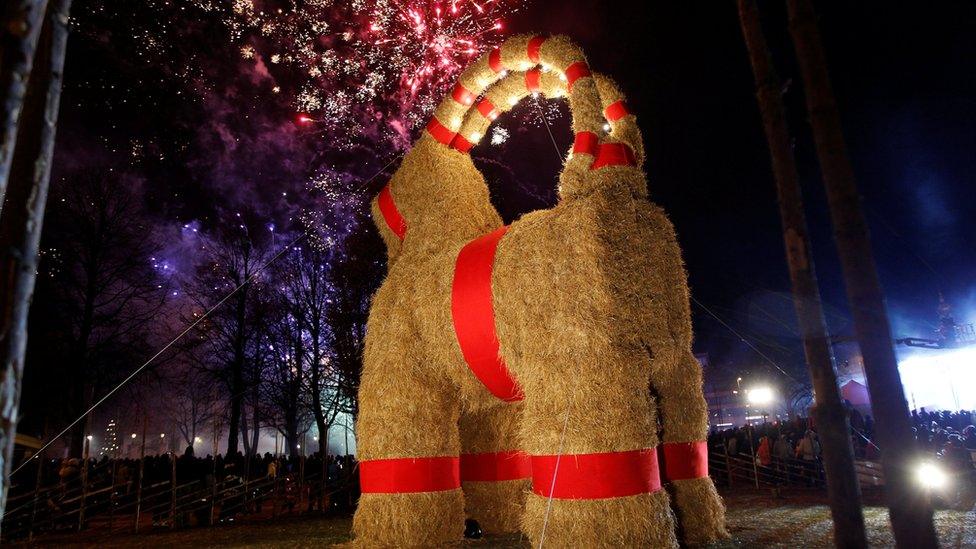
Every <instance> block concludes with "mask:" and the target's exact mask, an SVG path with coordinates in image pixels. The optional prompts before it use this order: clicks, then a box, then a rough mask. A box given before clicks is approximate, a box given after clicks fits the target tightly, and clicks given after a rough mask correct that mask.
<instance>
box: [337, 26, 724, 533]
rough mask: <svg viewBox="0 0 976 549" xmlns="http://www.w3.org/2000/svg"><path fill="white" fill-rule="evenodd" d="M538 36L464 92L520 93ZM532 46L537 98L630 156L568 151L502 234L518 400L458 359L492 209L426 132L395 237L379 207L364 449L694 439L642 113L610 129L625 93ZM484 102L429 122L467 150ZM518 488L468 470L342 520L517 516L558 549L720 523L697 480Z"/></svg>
mask: <svg viewBox="0 0 976 549" xmlns="http://www.w3.org/2000/svg"><path fill="white" fill-rule="evenodd" d="M531 38H532V37H531V36H528V35H524V36H516V37H513V38H511V39H509V40H507V41H506V42H505V43H504V44H502V45H501V47H500V50H499V53H498V54H497V55H499V57H500V59H501V63H502V65H503V68H504V70H498V67H497V65H496V67H495V68H492V66H491V64H490V63H489V62H488V60H487V56H485V57H483V58H481V59H479V60H478V61H476V62H475V63H473V64H472V65H471V66H470V67H469V68H468V69H467V70H465V71H464V73H463V74H462V75H461V77H460V80H459V81H460V83H461V85H462V86H463V87H464V88H465V90H466V91H468V92H470V93H471V94H473V95H475V96H481V97H483V98H484V99H487V100H489V101H490V102H491V104H492V105H494V107H495V108H496V109H497V110H498V111H499V112H503V111H505V110H508V109H509V108H511V106H512V105H513V103H515V102H517V101H518V100H519V99H521V98H523V97H525V96H526V95H528V94H529V93H530V90H529V89H528V87H527V85H526V78H525V72H524V71H526V70H529V69H532V68H533V67H534V66H536V63H535V62H533V61H532V60H530V59H529V56H528V53H527V51H528V44H529V41H530V40H531ZM538 53H539V65H541V67H542V68H543V69H545V72H542V73H541V74H540V75H539V77H538V91H539V93H541V94H543V95H545V96H547V97H558V96H563V95H565V96H566V97H567V98H568V100H569V104H570V108H571V111H572V113H573V130H574V132H577V133H579V132H591V133H593V134H596V135H597V136H598V138H599V139H600V141H601V142H602V143H624V144H627V145H628V146H629V147H630V149H631V150H632V151H633V153H634V157H635V158H636V160H637V165H636V166H611V167H605V168H602V169H599V170H592V169H591V165H592V164H593V161H594V158H593V156H591V155H590V154H586V153H579V154H569V155H568V156H567V159H566V163H565V164H564V169H563V172H562V174H561V176H560V202H559V204H558V205H557V206H555V207H554V208H552V209H549V210H545V211H538V212H531V213H529V214H526V215H525V216H523V217H522V218H521V219H520V220H518V221H517V222H515V223H513V224H512V226H511V227H510V228H509V230H508V232H507V233H506V234H505V236H504V237H503V238H502V239H501V241H500V242H499V244H498V248H497V252H496V255H495V260H494V264H493V274H492V279H491V284H492V296H493V305H494V317H495V326H494V327H495V330H496V332H497V336H498V339H499V343H500V354H501V356H502V357H504V359H505V361H506V363H507V366H508V368H509V370H510V371H511V373H512V374H513V376H514V377H515V379H516V380H517V381H518V383H519V384H520V386H521V388H522V389H523V391H524V393H525V400H524V402H522V403H517V404H507V403H502V402H500V401H498V400H496V399H495V398H494V397H493V396H492V395H491V394H490V393H489V392H488V391H487V390H486V389H485V388H484V387H483V386H482V385H481V383H480V381H478V379H477V378H476V377H475V376H474V375H473V374H472V373H471V371H470V370H469V369H468V367H467V365H466V364H465V362H464V359H463V356H462V354H461V351H460V348H459V346H458V342H457V337H456V335H455V332H454V326H453V320H452V315H451V291H452V284H453V275H454V266H455V260H456V258H457V256H458V253H459V251H460V250H461V248H462V247H463V246H464V245H465V244H466V243H468V242H469V241H471V240H473V239H475V238H477V237H479V236H481V235H483V234H486V233H488V232H490V231H492V230H494V229H495V228H497V227H499V226H500V225H501V220H500V218H499V216H498V214H497V212H496V211H495V210H494V208H493V207H492V206H491V203H490V201H489V197H488V191H487V187H486V185H485V181H484V179H483V177H482V175H481V174H480V173H479V172H478V170H477V169H476V167H475V166H474V164H473V163H472V161H471V158H470V157H469V156H468V155H467V154H464V153H462V152H460V151H459V150H455V149H456V148H457V147H458V146H457V143H458V140H457V138H455V141H454V142H450V143H444V142H439V141H437V140H436V139H434V138H433V137H432V136H431V134H429V133H428V132H424V133H423V135H422V136H421V137H420V139H418V141H417V143H416V144H415V146H414V148H413V149H412V150H411V151H410V152H409V153H407V154H406V155H405V157H404V159H403V161H402V163H401V165H400V167H399V168H398V170H397V171H396V173H395V174H394V176H393V178H392V179H391V181H390V192H391V195H392V197H393V200H394V202H395V203H396V206H397V209H398V210H399V211H400V213H401V214H402V215H403V217H404V218H405V219H406V222H407V232H406V236H405V238H404V239H403V240H402V241H401V240H400V238H399V237H397V236H396V235H395V234H393V233H392V231H390V229H389V227H386V225H385V223H384V220H383V217H382V215H381V214H380V212H379V210H378V206H377V204H376V203H375V202H374V204H373V215H374V219H375V220H376V224H377V226H378V227H379V229H380V232H381V234H382V235H383V239H384V241H385V243H386V244H387V250H388V254H389V258H390V268H389V273H388V276H387V279H386V280H385V281H384V283H383V285H382V287H381V288H380V290H379V292H378V293H377V295H376V296H375V298H374V301H373V305H372V309H371V311H370V319H369V324H368V331H367V337H366V352H365V356H364V367H363V377H362V384H361V388H360V393H359V399H360V404H359V407H360V416H359V418H358V422H357V437H358V442H359V445H360V446H359V448H360V457H361V458H362V459H364V460H370V459H383V458H401V457H436V456H458V455H460V454H462V453H481V452H494V451H507V450H514V449H521V450H523V451H525V452H527V453H530V454H537V455H553V454H557V453H559V452H562V453H563V454H588V453H602V452H622V451H631V450H639V449H645V448H653V447H656V446H657V445H658V444H659V442H661V441H662V439H663V441H664V442H691V441H697V440H703V439H704V438H705V433H706V429H707V413H706V412H707V408H706V406H705V401H704V398H703V396H702V392H701V391H702V389H701V371H700V367H699V365H698V363H697V362H696V361H695V359H694V356H693V355H692V354H691V350H690V349H691V338H692V332H691V319H690V309H689V305H688V287H687V282H686V274H685V270H684V264H683V261H682V259H681V253H680V249H679V247H678V243H677V239H676V237H675V235H674V230H673V227H672V226H671V223H670V222H669V221H668V219H667V217H666V215H665V214H664V212H663V211H662V210H661V209H660V208H658V207H657V206H654V205H653V204H651V203H649V202H648V201H647V182H646V176H645V175H644V173H643V172H642V171H641V169H640V162H642V160H643V157H644V151H643V144H642V139H641V135H640V130H639V128H638V127H637V124H636V120H635V118H634V116H633V115H629V114H628V115H625V116H623V117H621V118H619V119H618V120H615V121H612V122H610V130H609V132H607V131H606V130H604V124H606V123H607V120H606V119H605V118H604V114H603V111H604V109H605V108H606V107H607V106H609V105H611V104H613V103H615V102H617V101H620V100H623V99H624V97H623V95H622V94H621V93H620V91H619V89H618V88H617V86H616V85H615V84H614V83H613V82H612V80H610V79H608V78H606V77H603V76H601V75H599V74H593V75H589V74H588V73H587V72H586V71H582V72H579V74H582V76H580V77H579V78H578V79H576V80H575V81H574V82H572V86H571V88H570V87H569V86H568V84H569V82H568V81H567V80H566V78H565V77H564V76H563V72H564V71H565V70H566V69H567V68H569V67H571V66H576V67H577V69H578V68H579V66H580V65H579V63H583V62H585V57H584V56H583V54H582V52H581V51H580V50H579V48H578V47H576V46H575V45H574V44H573V43H572V42H571V41H570V40H568V39H566V38H565V37H550V38H548V39H547V40H545V41H544V42H543V43H542V45H541V47H540V48H539V51H538ZM533 78H534V77H533ZM533 81H534V80H533ZM477 105H478V101H475V103H474V104H473V105H462V104H461V103H459V102H457V101H455V100H454V99H452V98H450V97H448V98H447V99H446V100H445V101H444V102H443V103H442V104H441V105H439V106H438V107H437V109H436V110H435V112H434V117H435V118H436V119H437V120H438V121H439V123H440V124H441V125H442V126H444V127H446V128H447V129H448V130H449V132H460V137H461V138H462V139H465V140H467V141H469V143H470V144H476V143H477V141H478V140H479V139H480V138H481V137H482V136H483V135H485V133H487V130H488V128H489V126H490V123H491V120H490V119H489V118H488V117H486V116H485V114H484V113H483V112H480V111H479V110H478V109H477ZM564 425H565V426H566V428H565V430H564ZM526 488H527V483H526V481H504V482H465V483H464V485H463V492H464V493H463V494H462V491H461V490H450V491H445V492H421V493H406V494H366V495H364V496H363V498H362V500H361V502H360V507H359V509H358V510H357V513H356V517H355V521H354V530H355V535H356V543H357V544H360V545H362V546H393V545H397V546H421V545H427V546H432V545H442V544H446V543H451V542H457V541H458V540H459V539H460V535H461V531H462V530H463V519H464V517H465V516H468V517H471V518H475V519H477V520H479V522H480V523H481V524H482V527H483V528H484V529H485V530H486V531H488V532H504V531H510V530H511V529H513V528H515V527H516V524H518V523H521V525H522V528H523V529H524V532H525V534H526V535H527V536H528V538H529V539H530V541H532V543H533V544H534V545H538V544H539V542H540V541H541V540H542V537H543V525H544V524H545V534H544V536H545V545H546V546H552V547H570V546H572V547H611V546H613V547H619V546H649V547H674V546H676V545H677V543H678V541H677V537H676V534H675V532H676V531H678V532H680V533H681V536H682V541H684V542H686V543H705V542H708V541H712V540H716V539H720V538H723V537H727V535H728V534H727V532H726V530H725V526H724V507H723V506H722V502H721V499H720V498H719V497H718V495H717V493H716V492H715V489H714V486H713V485H712V483H711V480H710V479H708V478H704V479H693V480H686V481H677V482H674V483H671V484H669V485H667V486H666V489H661V490H658V491H656V492H653V493H649V494H641V495H636V496H627V497H618V498H606V499H597V500H568V499H559V498H555V499H553V500H552V501H551V502H550V501H549V500H547V499H546V498H543V497H540V496H538V495H536V494H534V493H528V495H527V496H526V493H527V490H526ZM672 506H673V509H674V511H672ZM523 509H524V511H523ZM547 510H548V511H547ZM547 512H548V519H547V518H546V515H547ZM520 514H521V520H518V516H519V515H520ZM676 519H677V521H676Z"/></svg>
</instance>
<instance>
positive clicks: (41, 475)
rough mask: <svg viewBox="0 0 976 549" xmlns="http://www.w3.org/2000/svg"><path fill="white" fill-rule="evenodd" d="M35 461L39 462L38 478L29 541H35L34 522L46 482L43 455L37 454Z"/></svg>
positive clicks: (32, 506) (35, 482)
mask: <svg viewBox="0 0 976 549" xmlns="http://www.w3.org/2000/svg"><path fill="white" fill-rule="evenodd" d="M34 457H35V459H36V460H37V478H36V479H35V480H34V498H33V500H32V501H31V519H30V530H29V531H28V532H27V541H28V542H32V541H34V520H35V519H36V518H37V497H38V494H39V493H40V491H41V484H42V481H43V480H44V457H43V456H42V455H41V454H35V455H34Z"/></svg>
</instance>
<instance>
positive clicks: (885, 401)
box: [787, 0, 939, 549]
mask: <svg viewBox="0 0 976 549" xmlns="http://www.w3.org/2000/svg"><path fill="white" fill-rule="evenodd" d="M787 7H788V8H789V18H790V34H791V35H792V37H793V44H794V45H795V47H796V57H797V61H798V62H799V66H800V72H801V74H802V76H803V87H804V91H805V92H806V101H807V111H808V112H809V114H810V126H811V128H812V130H813V139H814V144H815V145H816V149H817V158H818V160H819V161H820V171H821V175H822V177H823V182H824V187H825V188H826V190H827V203H828V205H829V207H830V217H831V221H832V222H833V225H834V241H835V242H836V243H837V251H838V255H839V256H840V262H841V267H842V271H843V274H844V283H845V286H846V289H847V298H848V301H849V302H850V305H851V313H852V315H853V317H854V331H855V333H856V335H857V340H858V344H859V345H860V348H861V352H862V354H863V356H864V370H865V374H866V375H867V378H868V390H869V391H870V393H871V407H872V410H873V411H874V413H875V416H876V417H877V420H878V421H877V424H876V425H877V432H878V440H879V441H880V443H881V464H882V465H883V467H884V472H885V491H886V496H887V499H888V507H889V509H890V512H891V513H890V514H891V525H892V530H893V531H894V534H895V542H896V543H897V545H898V546H899V547H911V548H912V549H921V548H926V547H938V545H939V542H938V538H937V536H936V533H935V527H934V525H933V522H932V504H931V502H930V501H929V498H928V496H927V495H926V494H924V493H920V491H919V490H918V489H917V488H916V486H914V480H915V479H914V478H912V474H911V472H912V468H913V467H914V465H915V463H916V460H917V459H918V455H917V454H918V452H917V449H916V446H915V444H913V440H912V434H911V422H910V420H909V415H908V402H907V401H906V400H905V392H904V388H903V386H902V383H901V376H900V375H899V373H898V362H897V361H896V359H895V351H894V342H893V341H892V337H891V325H890V323H889V321H888V313H887V310H886V308H885V302H884V292H883V291H882V289H881V281H880V280H879V279H878V269H877V266H876V265H875V262H874V255H873V253H872V251H871V242H870V238H869V236H868V227H867V222H866V221H865V218H864V212H863V211H862V209H861V196H860V195H859V194H858V190H857V182H856V181H855V178H854V170H853V168H852V167H851V163H850V160H849V159H848V157H847V145H846V144H845V142H844V132H843V129H842V127H841V123H840V114H839V113H838V110H837V104H836V102H835V101H834V92H833V89H832V87H831V85H830V77H829V76H828V74H827V60H826V56H825V54H824V50H823V45H822V44H821V43H820V32H819V30H818V29H817V22H816V16H815V15H814V11H813V6H812V4H811V2H810V0H789V1H788V2H787ZM818 397H819V395H818Z"/></svg>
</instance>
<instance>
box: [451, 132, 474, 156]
mask: <svg viewBox="0 0 976 549" xmlns="http://www.w3.org/2000/svg"><path fill="white" fill-rule="evenodd" d="M451 147H452V148H454V149H455V150H458V151H461V152H463V153H467V152H471V149H472V148H473V147H474V143H472V142H470V141H468V140H467V139H465V138H464V136H463V135H461V134H460V133H459V134H457V135H455V136H454V140H453V141H451Z"/></svg>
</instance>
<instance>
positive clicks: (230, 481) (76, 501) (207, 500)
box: [2, 457, 358, 541]
mask: <svg viewBox="0 0 976 549" xmlns="http://www.w3.org/2000/svg"><path fill="white" fill-rule="evenodd" d="M168 461H169V464H168V465H169V466H170V469H171V474H170V478H169V479H162V480H161V479H158V475H156V476H157V478H155V479H153V480H150V479H149V478H141V477H139V476H138V475H137V476H136V478H134V479H131V480H126V481H125V482H117V475H116V473H117V470H116V469H117V468H116V465H117V464H116V463H115V462H107V463H96V464H94V465H91V464H90V465H89V468H88V471H87V472H86V474H79V475H77V476H74V477H72V478H69V479H65V480H62V481H61V482H59V483H57V484H55V485H51V486H42V482H41V479H42V477H43V471H38V473H37V478H38V481H37V486H36V488H35V489H34V490H32V491H25V489H24V486H23V485H21V486H19V487H18V488H20V490H18V491H17V493H15V494H13V495H12V496H11V497H10V498H9V499H8V506H7V512H6V513H5V514H4V516H3V520H2V534H3V537H2V540H3V541H14V540H28V541H32V540H34V539H35V538H36V537H37V536H40V535H48V534H55V533H68V532H78V531H82V530H97V531H99V532H101V533H106V534H113V533H132V532H134V533H138V532H140V531H145V530H152V529H154V528H155V529H158V528H169V529H177V528H186V527H191V526H213V525H217V524H221V523H230V522H235V521H236V520H238V519H239V518H243V517H246V518H248V519H254V520H260V519H266V518H274V517H277V516H279V515H281V514H288V513H293V512H295V510H302V509H305V510H308V511H311V510H313V509H315V510H318V511H324V510H326V509H328V508H331V507H340V508H351V507H352V506H353V503H354V500H355V498H356V497H357V489H356V488H357V486H358V482H357V473H356V470H355V467H351V468H350V467H349V466H346V467H342V468H341V469H340V470H339V474H338V475H337V477H336V478H332V479H331V480H330V479H329V478H328V475H327V474H324V473H325V472H327V471H326V470H325V468H320V467H309V468H306V467H305V465H306V460H305V459H304V457H303V458H301V459H300V460H295V462H296V463H295V464H296V465H297V467H296V469H297V471H294V472H291V473H285V472H282V473H280V474H277V475H275V476H273V477H272V476H267V475H261V476H259V475H257V474H253V473H255V471H256V470H257V469H258V467H260V468H262V470H263V468H264V465H263V463H260V462H259V463H256V464H255V467H253V468H251V473H252V474H250V475H247V474H245V475H244V476H243V477H238V476H235V475H233V474H228V475H226V476H224V477H223V478H220V479H215V476H214V475H213V474H212V473H213V472H216V471H213V472H211V473H210V474H207V475H205V476H204V477H203V478H199V476H197V478H194V479H193V480H187V479H185V478H182V479H178V477H177V471H176V462H175V461H174V460H173V459H169V460H168ZM310 461H313V463H314V464H315V465H320V464H321V461H318V460H310ZM198 464H199V463H198ZM39 465H40V466H43V465H44V464H43V463H42V464H39ZM211 467H212V466H211ZM214 469H215V468H214ZM312 469H319V470H312ZM140 470H143V469H142V468H141V467H140ZM279 470H280V469H279ZM157 472H158V471H157ZM143 476H149V475H143ZM323 480H325V482H323ZM339 497H341V499H342V501H339V500H338V498H339Z"/></svg>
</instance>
